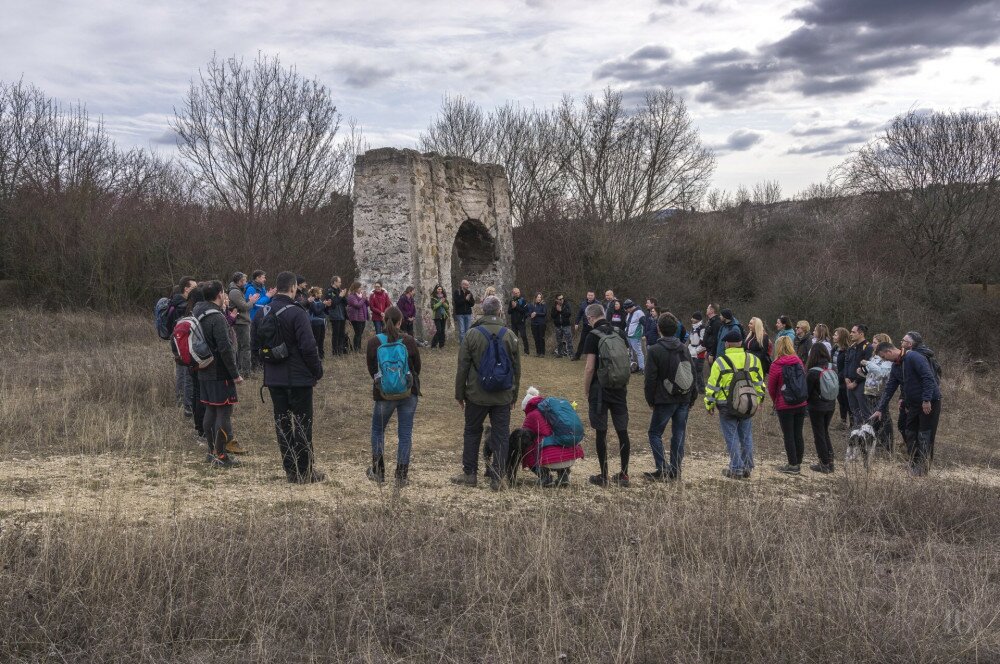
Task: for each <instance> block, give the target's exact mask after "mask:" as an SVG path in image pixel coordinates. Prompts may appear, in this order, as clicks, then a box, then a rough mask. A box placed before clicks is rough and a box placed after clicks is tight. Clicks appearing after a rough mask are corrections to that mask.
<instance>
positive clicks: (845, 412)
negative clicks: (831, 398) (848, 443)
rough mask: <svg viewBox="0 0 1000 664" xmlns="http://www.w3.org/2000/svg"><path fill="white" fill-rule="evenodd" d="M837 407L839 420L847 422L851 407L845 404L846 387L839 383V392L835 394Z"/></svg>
mask: <svg viewBox="0 0 1000 664" xmlns="http://www.w3.org/2000/svg"><path fill="white" fill-rule="evenodd" d="M837 405H838V406H839V407H840V419H841V421H843V422H847V421H848V419H849V418H850V414H851V406H850V404H848V403H847V386H846V385H844V382H843V381H841V382H840V391H839V392H837Z"/></svg>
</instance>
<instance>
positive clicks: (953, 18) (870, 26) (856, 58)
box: [594, 0, 1000, 106]
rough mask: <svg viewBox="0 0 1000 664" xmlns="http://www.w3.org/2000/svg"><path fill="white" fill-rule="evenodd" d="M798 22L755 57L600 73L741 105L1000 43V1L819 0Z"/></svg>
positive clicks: (612, 66)
mask: <svg viewBox="0 0 1000 664" xmlns="http://www.w3.org/2000/svg"><path fill="white" fill-rule="evenodd" d="M790 17H791V18H793V19H797V20H800V21H802V22H803V25H802V26H800V27H799V28H797V29H795V30H793V31H792V32H791V33H789V34H787V35H785V36H784V37H782V38H781V39H778V40H777V41H773V42H770V43H765V44H764V45H762V46H760V47H759V48H758V49H757V50H756V51H755V52H752V53H751V52H748V51H743V50H730V51H717V52H710V53H706V54H703V55H701V56H698V57H696V58H694V59H692V60H687V61H683V60H679V59H677V58H674V57H670V58H668V59H663V60H656V61H647V60H632V59H618V60H614V61H610V62H605V63H604V64H602V65H601V66H600V67H598V68H597V70H596V71H595V73H594V76H595V78H597V79H613V80H617V81H620V82H624V83H635V84H637V85H639V86H672V87H675V86H682V87H693V86H702V87H701V90H700V91H699V92H698V93H697V94H696V95H695V98H696V99H698V100H700V101H703V102H706V103H711V104H714V105H718V106H733V105H736V104H739V103H745V102H746V101H749V100H753V99H754V98H755V97H759V96H760V95H761V94H762V93H763V92H765V91H769V90H793V91H795V92H798V93H799V94H802V95H805V96H822V95H841V94H849V93H856V92H860V91H863V90H866V89H869V88H871V87H872V86H875V85H876V84H877V83H878V82H879V81H880V80H881V79H882V78H884V77H886V76H904V75H908V74H912V73H915V72H916V71H917V69H918V66H919V65H920V63H921V62H923V61H925V60H928V59H931V58H934V57H938V56H940V55H943V54H944V53H945V52H947V50H948V49H950V48H953V47H958V46H966V47H984V46H988V45H991V44H995V43H997V42H1000V0H956V1H955V2H948V3H945V2H940V1H939V0H881V1H880V2H871V1H870V0H812V1H811V2H809V3H807V4H805V5H803V6H802V7H799V8H798V9H796V10H794V11H793V12H792V13H791V14H790ZM647 48H648V47H647Z"/></svg>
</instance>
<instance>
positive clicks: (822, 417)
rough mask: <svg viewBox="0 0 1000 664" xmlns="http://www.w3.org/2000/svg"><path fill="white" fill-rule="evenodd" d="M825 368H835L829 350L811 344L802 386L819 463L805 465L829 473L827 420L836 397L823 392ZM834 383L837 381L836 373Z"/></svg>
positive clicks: (830, 452) (830, 446)
mask: <svg viewBox="0 0 1000 664" xmlns="http://www.w3.org/2000/svg"><path fill="white" fill-rule="evenodd" d="M826 371H835V369H834V368H833V366H832V358H831V357H830V352H829V351H828V350H827V349H826V346H825V345H823V344H822V343H816V344H813V347H812V350H810V351H809V361H808V362H807V363H806V386H807V388H808V390H809V408H808V414H809V426H810V427H811V428H812V434H813V442H814V443H815V444H816V456H817V457H819V463H815V464H813V465H811V466H809V470H811V471H813V472H816V473H826V474H829V473H832V472H833V459H834V453H833V441H832V440H831V439H830V422H831V421H833V411H834V410H835V409H836V408H837V400H836V399H827V398H825V397H824V396H823V389H822V382H823V373H824V372H826ZM837 383H838V384H839V383H840V380H839V377H838V380H837Z"/></svg>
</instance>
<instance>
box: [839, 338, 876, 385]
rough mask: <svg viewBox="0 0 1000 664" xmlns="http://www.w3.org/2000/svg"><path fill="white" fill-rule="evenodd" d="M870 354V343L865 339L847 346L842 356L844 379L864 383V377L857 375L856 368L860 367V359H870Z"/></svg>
mask: <svg viewBox="0 0 1000 664" xmlns="http://www.w3.org/2000/svg"><path fill="white" fill-rule="evenodd" d="M872 354H873V353H872V345H871V344H870V343H868V342H867V341H861V342H859V343H856V344H854V345H853V346H851V347H850V348H848V349H847V353H846V355H845V356H844V380H852V381H854V382H855V383H864V382H865V377H864V376H861V375H858V369H859V368H861V360H870V359H871V358H872Z"/></svg>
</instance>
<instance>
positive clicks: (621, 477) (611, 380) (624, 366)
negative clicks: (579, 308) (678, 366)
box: [583, 304, 631, 488]
mask: <svg viewBox="0 0 1000 664" xmlns="http://www.w3.org/2000/svg"><path fill="white" fill-rule="evenodd" d="M586 313H587V321H588V322H589V323H590V327H591V328H593V329H592V330H591V332H590V334H588V335H587V341H586V342H585V343H584V346H583V354H584V355H585V356H586V358H587V364H586V366H585V368H584V373H583V391H584V393H585V394H586V395H587V411H588V415H589V418H590V426H591V428H592V429H594V431H595V432H596V447H597V462H598V464H599V465H600V469H601V470H600V473H599V474H597V475H591V477H590V483H591V484H595V485H597V486H602V487H604V486H608V483H609V481H610V482H614V483H615V484H617V485H618V486H620V487H622V488H626V487H628V486H629V477H628V462H629V455H630V451H631V445H630V443H629V437H628V381H629V376H630V373H629V361H628V342H627V341H626V339H625V333H624V332H623V331H622V329H621V328H620V327H617V326H615V325H612V323H611V321H609V320H608V319H607V317H606V313H605V310H604V307H602V306H601V305H599V304H592V305H590V306H589V307H587V312H586ZM609 413H610V414H611V421H612V423H613V425H614V427H615V432H616V433H617V435H618V455H619V458H620V459H621V471H620V472H619V473H618V474H617V475H615V476H614V477H611V478H610V480H609V478H608V414H609Z"/></svg>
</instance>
